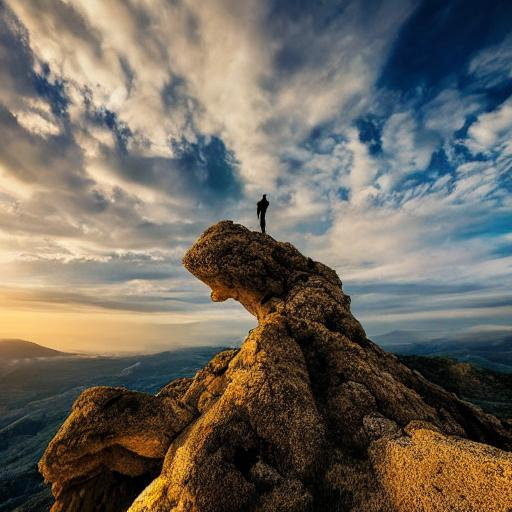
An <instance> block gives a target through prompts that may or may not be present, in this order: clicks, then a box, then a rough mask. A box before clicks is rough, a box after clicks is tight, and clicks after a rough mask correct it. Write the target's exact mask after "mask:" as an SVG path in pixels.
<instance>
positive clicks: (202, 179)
mask: <svg viewBox="0 0 512 512" xmlns="http://www.w3.org/2000/svg"><path fill="white" fill-rule="evenodd" d="M511 18H512V6H508V5H504V4H503V2H499V1H495V2H494V1H491V2H490V3H489V2H488V3H487V4H486V9H485V10H483V11H482V9H481V5H480V3H479V2H477V1H476V0H475V1H469V2H468V1H462V0H452V1H450V2H437V1H435V2H431V1H423V2H421V1H418V0H386V1H383V2H372V1H369V0H368V1H367V0H328V1H325V2H321V3H318V2H316V3H315V2H310V3H308V2H297V1H292V0H248V1H244V2H239V1H235V0H211V1H208V2H200V1H196V0H177V1H169V0H154V1H151V2H147V1H142V0H141V1H135V0H129V1H128V0H127V1H123V2H121V1H112V2H99V1H93V0H69V1H64V0H44V1H43V0H29V1H26V2H15V1H14V0H0V66H1V71H0V213H1V215H0V270H1V272H2V276H3V281H2V289H1V290H2V292H1V296H2V300H3V306H4V314H3V315H4V318H3V319H2V323H3V325H4V327H3V331H2V332H0V336H16V337H22V336H27V337H30V336H32V337H34V336H35V337H36V338H38V339H39V340H40V341H45V342H47V343H50V344H51V343H52V342H53V344H54V345H55V344H56V343H57V344H59V343H60V344H61V346H64V345H65V344H68V345H69V346H72V345H73V344H75V346H76V347H82V348H83V347H84V346H87V347H92V348H94V347H100V346H103V345H104V343H105V342H106V341H108V340H113V343H115V347H112V349H115V348H117V349H124V348H134V347H137V346H139V345H140V343H145V345H144V347H145V348H148V349H151V347H153V348H154V349H156V348H158V349H161V348H162V347H164V346H166V344H168V345H169V346H170V345H172V344H176V343H188V342H193V343H214V342H215V343H219V342H221V340H222V339H224V338H223V337H227V336H229V334H228V333H230V332H231V336H230V337H229V339H227V338H226V343H228V342H229V343H231V342H232V341H234V340H236V339H237V338H240V337H241V336H243V334H244V332H245V330H246V329H247V328H248V327H249V326H250V325H252V323H253V322H254V321H253V320H252V319H251V318H250V317H249V316H248V314H247V313H245V312H244V311H243V310H242V309H241V307H238V306H237V305H234V304H233V305H224V306H218V305H212V304H210V303H209V302H208V300H207V299H208V295H207V290H206V288H205V287H204V286H203V285H202V284H201V283H197V282H196V281H195V280H194V279H193V278H192V277H190V276H188V275H187V273H186V272H185V271H184V270H183V269H182V267H181V263H180V260H181V257H182V255H183V253H184V251H185V250H186V248H187V247H188V246H189V245H190V244H191V243H192V242H193V240H194V239H195V238H196V237H197V236H198V234H199V233H200V232H201V231H202V230H203V229H204V228H205V227H207V226H208V225H209V224H211V223H212V222H214V221H216V220H220V219H222V218H231V219H233V220H235V221H238V222H242V223H244V224H245V225H247V226H248V227H251V228H253V229H256V228H257V220H256V218H255V202H256V200H257V199H258V198H259V196H260V194H261V193H264V192H266V193H268V194H269V198H270V202H271V206H270V210H269V219H268V224H269V226H268V227H269V230H270V232H271V233H272V234H273V235H274V236H275V237H276V238H279V239H284V240H289V241H291V242H292V243H295V244H296V245H298V246H299V248H301V249H302V250H304V251H307V252H308V254H310V255H312V256H313V257H315V258H317V259H322V260H325V261H326V262H327V263H329V264H331V265H333V266H334V267H335V268H336V269H337V270H338V272H339V273H340V275H341V276H342V278H343V280H344V282H345V287H346V288H347V290H348V292H349V293H352V294H353V295H354V300H353V303H354V309H355V312H356V314H358V315H359V316H360V317H361V320H362V321H363V323H365V326H366V327H367V329H368V331H369V333H370V334H376V333H378V332H381V331H385V330H393V329H397V328H402V327H403V328H407V329H423V330H425V329H428V330H432V329H436V328H438V329H442V330H443V331H450V330H455V329H457V330H458V329H478V328H479V326H489V325H492V326H499V325H505V324H507V323H508V324H509V323H510V314H511V313H512V306H511V301H510V295H509V292H508V290H510V285H511V284H512V277H511V276H512V273H511V268H512V232H511V227H510V218H511V213H512V195H511V192H512V143H511V142H510V141H511V140H512V137H511V136H512V103H511V99H510V98H511V94H512V74H511V71H510V70H511V62H512V61H511V59H512V34H511V28H510V23H509V22H508V20H510V19H511ZM7 315H10V317H8V316H7ZM66 315H67V316H66ZM59 318H60V319H64V318H65V319H66V320H65V321H64V320H62V322H61V324H62V325H61V326H60V327H59ZM127 318H129V325H132V326H133V329H128V328H126V325H127V324H126V322H127ZM13 319H16V322H15V321H14V320H13ZM30 322H32V324H31V325H32V326H33V327H31V328H30V329H28V327H24V326H28V325H29V324H30ZM73 322H76V325H77V328H78V329H85V331H86V332H87V333H88V337H87V339H86V338H85V335H83V334H79V333H73V329H72V328H71V326H72V325H73ZM64 324H65V327H64ZM37 325H39V328H40V332H41V336H38V335H37V332H38V331H37V329H38V327H37ZM92 325H96V326H97V327H96V328H93V327H91V326H92ZM151 325H154V326H158V327H155V328H151V327H150V326H151ZM230 325H231V326H232V329H231V331H230ZM17 326H19V330H20V331H19V332H17V331H16V329H17ZM42 326H44V329H43V327H42ZM52 326H53V327H52ZM84 326H87V328H85V327H84ZM187 326H188V330H187ZM59 328H60V331H59ZM85 331H84V332H85ZM145 332H147V333H148V334H147V337H146V339H144V340H142V339H141V338H144V333H145ZM115 333H117V334H115ZM120 333H122V335H121V334H120ZM149 333H151V334H149ZM57 338H59V339H57ZM64 338H65V339H64ZM36 341H37V340H36Z"/></svg>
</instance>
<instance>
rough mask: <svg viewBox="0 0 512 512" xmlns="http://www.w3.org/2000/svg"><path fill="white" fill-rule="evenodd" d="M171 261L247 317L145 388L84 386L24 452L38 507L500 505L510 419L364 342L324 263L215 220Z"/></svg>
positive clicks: (505, 489)
mask: <svg viewBox="0 0 512 512" xmlns="http://www.w3.org/2000/svg"><path fill="white" fill-rule="evenodd" d="M183 263H184V265H185V267H186V268H187V269H188V270H189V271H190V272H191V273H192V274H194V275H195V276H196V277H198V278H199V279H201V280H202V281H203V282H205V283H206V284H207V285H208V286H209V287H210V288H211V290H212V293H211V296H212V300H214V301H223V300H226V299H228V298H234V299H235V300H238V301H240V302H241V303H242V304H243V305H244V307H245V308H246V309H247V310H248V311H250V312H251V313H252V314H254V315H255V316H256V317H257V318H258V327H257V328H255V329H254V330H252V331H251V332H250V333H249V335H248V337H247V338H246V340H245V341H244V343H243V344H242V346H241V348H240V350H230V351H225V352H222V353H220V354H218V355H217V356H216V357H215V358H214V359H213V360H212V361H211V362H210V363H209V365H208V366H207V367H206V368H204V369H203V370H201V371H200V372H198V374H197V375H196V376H195V377H194V378H193V379H179V380H178V381H174V382H171V383H170V384H168V385H167V386H166V387H164V388H163V389H162V390H161V391H160V392H159V393H158V394H157V396H149V395H144V394H141V393H134V392H130V391H127V390H124V389H115V388H92V389H90V390H87V391H86V392H85V393H84V394H83V395H82V396H81V397H80V398H79V399H78V400H77V401H76V402H75V404H74V406H73V410H72V412H71V415H70V416H69V418H68V419H67V420H66V422H65V423H64V425H63V426H62V428H61V429H60V431H59V432H58V434H57V435H56V437H55V439H54V440H53V441H52V442H51V443H50V445H49V446H48V449H47V451H46V453H45V455H44V456H43V458H42V460H41V462H40V470H41V472H42V474H43V475H44V477H45V479H46V480H47V481H49V482H52V484H53V488H52V489H53V492H54V495H55V498H56V503H55V505H54V507H53V509H52V510H53V511H54V512H55V511H61V510H62V511H64V510H65V511H66V512H73V511H81V512H87V511H93V510H94V511H99V510H108V511H113V512H114V511H116V512H117V511H124V510H127V509H128V510H129V511H131V512H143V511H147V512H149V511H153V512H155V511H156V512H158V511H161V512H163V511H176V512H178V511H179V512H182V511H183V512H184V511H187V512H195V511H197V512H230V511H233V512H234V511H241V510H244V511H245V510H253V511H269V512H270V511H297V512H302V511H310V510H326V511H328V510H333V511H336V510H340V511H341V510H354V511H383V512H384V511H394V510H397V511H402V510H403V511H407V512H409V511H410V510H460V511H463V510H464V511H467V510H475V511H476V510H482V511H483V510H489V511H491V510H492V511H501V510H503V511H505V510H508V509H509V508H511V507H512V491H511V489H510V488H511V486H510V482H511V478H512V461H511V456H510V454H509V453H508V452H507V451H506V450H510V449H511V448H512V431H511V429H510V426H507V424H506V423H502V422H501V421H500V420H498V419H497V418H495V417H493V416H491V415H488V414H485V413H483V412H482V411H481V410H480V409H477V408H476V407H474V406H472V405H470V404H469V403H466V402H463V401H461V400H458V399H457V398H456V397H455V396H454V395H453V394H452V393H449V392H447V391H445V390H444V389H443V388H441V387H439V386H436V385H434V384H432V383H430V382H429V381H427V380H426V379H425V378H423V377H422V376H421V375H420V374H419V373H417V372H413V371H412V370H410V369H408V368H407V367H406V366H404V365H403V364H401V363H400V362H399V361H398V359H397V358H396V357H395V356H393V355H391V354H387V353H385V352H384V351H383V350H381V349H380V348H379V347H378V346H377V345H375V344H373V343H372V342H371V341H370V340H368V339H367V337H366V335H365V332H364V330H363V328H362V327H361V325H360V324H359V322H358V321H357V320H356V319H355V318H354V317H353V316H352V314H351V312H350V298H349V297H348V296H347V295H345V294H344V293H343V291H342V285H341V282H340V280H339V278H338V276H337V275H336V273H335V272H334V271H333V270H331V269H329V268H328V267H326V266H324V265H322V264H321V263H318V262H314V261H313V260H311V259H310V258H306V257H304V256H303V255H302V254H300V253H299V252H298V251H297V250H296V249H295V248H294V247H293V246H292V245H290V244H287V243H279V242H276V241H275V240H274V239H272V238H271V237H270V236H268V235H263V234H260V233H255V232H251V231H249V230H247V229H246V228H244V227H243V226H240V225H236V224H233V223H232V222H227V221H226V222H221V223H219V224H216V225H214V226H212V227H211V228H210V229H208V230H207V231H206V232H205V233H204V234H203V235H202V236H201V237H200V238H199V240H198V241H197V242H196V243H195V244H194V246H193V247H192V248H191V249H190V250H189V252H188V253H187V255H186V256H185V258H184V261H183ZM454 436H457V437H454ZM480 443H486V444H480ZM487 445H491V446H492V448H491V446H487ZM462 466H463V467H464V471H462V472H461V471H459V469H460V468H461V467H462ZM443 468H444V469H443ZM482 479H483V480H485V481H486V482H491V484H489V485H488V489H486V491H485V493H486V497H485V499H483V498H482V489H481V488H479V486H478V485H476V484H475V482H478V481H479V480H482ZM407 489H409V490H411V489H412V491H407ZM425 503H428V504H429V505H428V507H430V508H425ZM421 507H423V508H421Z"/></svg>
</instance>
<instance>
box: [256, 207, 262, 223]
mask: <svg viewBox="0 0 512 512" xmlns="http://www.w3.org/2000/svg"><path fill="white" fill-rule="evenodd" d="M260 209H261V207H260V203H258V208H257V209H256V216H257V217H258V219H259V218H260Z"/></svg>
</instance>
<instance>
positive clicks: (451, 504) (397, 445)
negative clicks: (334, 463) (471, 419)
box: [370, 423, 512, 512]
mask: <svg viewBox="0 0 512 512" xmlns="http://www.w3.org/2000/svg"><path fill="white" fill-rule="evenodd" d="M370 453H371V457H372V461H373V466H374V468H375V469H376V470H377V473H378V474H379V477H380V480H381V481H382V482H383V484H384V486H385V488H386V490H387V492H388V495H389V496H390V498H391V501H392V503H393V504H394V506H395V507H396V509H397V510H409V511H411V510H425V511H426V510H428V511H431V512H445V511H447V510H450V511H451V510H460V511H465V510H471V511H473V510H474V511H500V512H509V511H510V510H511V507H512V453H510V452H504V451H503V450H498V449H497V448H493V447H491V446H488V445H484V444H480V443H475V442H474V441H468V440H467V439H463V438H454V437H447V436H445V435H443V434H441V433H440V432H439V431H436V430H433V429H432V428H431V427H430V428H425V426H424V425H421V424H420V425H414V424H413V423H411V424H410V425H409V427H408V428H406V433H405V435H404V436H403V437H398V438H396V439H392V440H380V441H377V442H375V443H374V444H373V445H372V447H371V450H370Z"/></svg>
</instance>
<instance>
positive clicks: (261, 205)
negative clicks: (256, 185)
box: [256, 194, 270, 233]
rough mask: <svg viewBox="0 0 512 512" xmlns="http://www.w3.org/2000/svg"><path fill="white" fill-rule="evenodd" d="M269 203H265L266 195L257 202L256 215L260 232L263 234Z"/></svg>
mask: <svg viewBox="0 0 512 512" xmlns="http://www.w3.org/2000/svg"><path fill="white" fill-rule="evenodd" d="M269 204H270V203H269V202H268V201H267V194H263V197H262V198H261V199H260V200H259V201H258V209H257V210H256V215H257V216H258V219H260V226H261V232H262V233H265V225H266V224H265V214H266V213H267V208H268V205H269Z"/></svg>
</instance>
